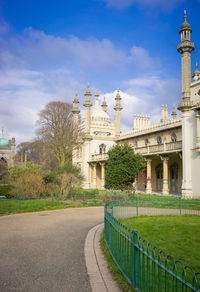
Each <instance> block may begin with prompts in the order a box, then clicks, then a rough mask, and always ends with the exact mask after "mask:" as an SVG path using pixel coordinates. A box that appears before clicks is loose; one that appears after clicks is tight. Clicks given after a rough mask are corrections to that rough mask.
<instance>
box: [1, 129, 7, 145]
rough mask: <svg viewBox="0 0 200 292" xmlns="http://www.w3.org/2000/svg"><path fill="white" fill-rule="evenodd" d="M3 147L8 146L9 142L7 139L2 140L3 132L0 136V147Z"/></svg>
mask: <svg viewBox="0 0 200 292" xmlns="http://www.w3.org/2000/svg"><path fill="white" fill-rule="evenodd" d="M1 146H3V147H5V146H9V141H8V140H7V139H5V138H4V134H3V130H2V133H1V136H0V147H1Z"/></svg>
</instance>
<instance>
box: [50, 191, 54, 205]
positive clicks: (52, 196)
mask: <svg viewBox="0 0 200 292" xmlns="http://www.w3.org/2000/svg"><path fill="white" fill-rule="evenodd" d="M51 198H52V200H51V202H52V207H54V193H53V194H52V195H51Z"/></svg>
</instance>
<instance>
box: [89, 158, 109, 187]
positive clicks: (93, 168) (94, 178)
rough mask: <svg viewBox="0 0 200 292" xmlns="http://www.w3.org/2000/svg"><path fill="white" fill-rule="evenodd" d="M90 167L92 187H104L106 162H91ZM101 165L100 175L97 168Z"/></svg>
mask: <svg viewBox="0 0 200 292" xmlns="http://www.w3.org/2000/svg"><path fill="white" fill-rule="evenodd" d="M89 167H90V187H91V188H94V189H97V188H98V189H104V185H105V162H91V163H90V164H89ZM98 167H100V171H99V175H98V174H97V168H98Z"/></svg>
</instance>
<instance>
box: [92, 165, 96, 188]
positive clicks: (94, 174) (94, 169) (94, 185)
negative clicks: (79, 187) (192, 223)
mask: <svg viewBox="0 0 200 292" xmlns="http://www.w3.org/2000/svg"><path fill="white" fill-rule="evenodd" d="M93 187H94V188H95V189H96V188H97V164H96V162H95V163H94V168H93Z"/></svg>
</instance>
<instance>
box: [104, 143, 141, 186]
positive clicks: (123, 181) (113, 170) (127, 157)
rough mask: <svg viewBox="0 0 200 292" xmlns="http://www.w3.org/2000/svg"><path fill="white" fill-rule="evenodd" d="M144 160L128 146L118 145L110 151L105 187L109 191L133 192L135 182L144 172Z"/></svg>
mask: <svg viewBox="0 0 200 292" xmlns="http://www.w3.org/2000/svg"><path fill="white" fill-rule="evenodd" d="M144 167H145V162H144V158H143V157H142V156H141V155H140V154H135V153H134V151H133V148H132V147H131V146H130V145H128V144H124V145H116V146H114V147H112V148H111V149H110V150H109V151H108V161H107V164H106V177H105V187H106V188H107V189H120V190H129V191H130V190H131V189H132V190H133V186H132V184H133V182H134V180H135V178H136V177H137V176H138V174H139V173H140V172H142V171H143V170H144Z"/></svg>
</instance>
